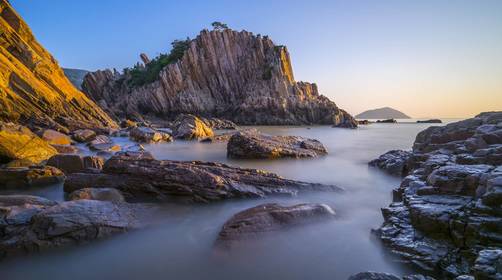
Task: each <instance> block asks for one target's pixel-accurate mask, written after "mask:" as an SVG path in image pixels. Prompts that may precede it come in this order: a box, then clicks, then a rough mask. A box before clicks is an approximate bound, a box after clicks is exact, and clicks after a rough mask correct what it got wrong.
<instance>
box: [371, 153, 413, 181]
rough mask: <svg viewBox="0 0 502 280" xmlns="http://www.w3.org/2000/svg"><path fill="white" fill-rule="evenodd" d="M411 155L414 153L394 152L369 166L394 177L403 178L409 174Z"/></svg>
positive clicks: (382, 156)
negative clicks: (402, 176)
mask: <svg viewBox="0 0 502 280" xmlns="http://www.w3.org/2000/svg"><path fill="white" fill-rule="evenodd" d="M411 155H412V153H411V152H408V151H401V150H392V151H389V152H387V153H385V154H383V155H381V156H380V157H378V158H377V159H374V160H372V161H370V162H369V163H368V164H369V165H370V166H374V167H378V168H380V169H383V170H385V171H386V172H387V173H390V174H392V175H398V176H401V175H403V174H407V173H408V168H409V163H408V161H409V160H410V158H411Z"/></svg>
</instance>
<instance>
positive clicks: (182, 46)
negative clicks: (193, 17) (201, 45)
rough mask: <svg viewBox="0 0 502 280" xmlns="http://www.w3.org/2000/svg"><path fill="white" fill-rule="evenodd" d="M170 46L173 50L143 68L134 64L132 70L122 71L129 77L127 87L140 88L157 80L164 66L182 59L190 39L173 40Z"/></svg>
mask: <svg viewBox="0 0 502 280" xmlns="http://www.w3.org/2000/svg"><path fill="white" fill-rule="evenodd" d="M171 45H172V47H173V48H172V49H171V52H170V53H169V54H160V55H159V56H157V57H156V58H154V59H152V61H150V62H149V63H148V64H146V65H145V66H143V65H141V64H136V65H134V67H133V68H132V69H124V73H129V75H130V79H129V81H128V83H129V85H131V86H142V85H146V84H150V83H152V82H154V81H155V80H157V78H158V77H159V73H160V71H161V70H162V69H163V68H164V67H165V66H167V65H169V64H171V63H175V62H177V61H178V60H180V59H181V58H182V57H183V54H185V51H186V50H187V49H188V47H189V45H190V38H187V39H186V40H174V41H173V42H172V43H171Z"/></svg>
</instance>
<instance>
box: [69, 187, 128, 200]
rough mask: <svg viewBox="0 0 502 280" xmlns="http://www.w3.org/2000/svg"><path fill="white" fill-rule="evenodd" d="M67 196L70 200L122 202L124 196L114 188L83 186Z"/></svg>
mask: <svg viewBox="0 0 502 280" xmlns="http://www.w3.org/2000/svg"><path fill="white" fill-rule="evenodd" d="M68 198H69V199H70V200H80V199H90V200H102V201H111V202H115V203H117V202H124V201H125V200H124V196H122V194H121V193H120V192H119V191H118V190H116V189H111V188H85V189H80V190H76V191H74V192H72V193H71V194H70V195H69V196H68Z"/></svg>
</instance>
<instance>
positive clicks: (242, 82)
mask: <svg viewBox="0 0 502 280" xmlns="http://www.w3.org/2000/svg"><path fill="white" fill-rule="evenodd" d="M150 63H151V62H150ZM146 67H148V64H147V65H146ZM82 88H83V90H84V92H86V93H87V94H88V95H89V96H90V97H91V98H92V99H94V100H95V101H96V102H97V103H99V104H100V105H102V106H103V108H104V109H106V110H108V112H110V113H111V114H114V115H117V116H120V117H127V118H133V119H134V118H137V117H138V116H140V117H145V116H146V117H148V116H151V117H154V116H155V117H163V118H166V119H174V118H176V116H177V115H179V114H183V113H188V114H194V115H198V116H203V117H218V118H223V119H228V120H231V121H234V122H236V123H237V124H262V125H299V124H312V123H314V124H331V125H335V126H340V127H351V128H352V127H356V126H357V123H356V121H355V120H354V119H353V118H352V116H350V115H349V114H348V113H346V112H345V111H343V110H341V109H339V108H338V107H337V106H336V104H335V103H334V102H332V101H330V100H329V99H328V98H327V97H325V96H322V95H320V94H319V92H318V89H317V86H316V85H315V84H311V83H305V82H296V81H295V79H294V76H293V69H292V66H291V61H290V58H289V53H288V51H287V49H286V47H284V46H277V45H274V43H273V42H272V40H270V39H269V38H268V37H266V36H265V37H262V36H259V35H258V36H255V35H253V34H252V33H250V32H247V31H241V32H237V31H233V30H230V29H226V30H221V31H220V30H214V31H207V30H203V31H202V32H201V33H200V34H199V36H197V38H195V39H194V40H192V41H190V42H189V44H188V49H187V50H186V51H185V52H184V55H183V56H182V57H181V59H179V60H178V61H176V62H173V63H171V64H168V65H167V66H165V67H164V68H163V69H162V70H161V71H160V74H159V76H158V78H157V79H156V80H155V81H153V82H152V83H149V84H146V85H142V86H131V75H130V73H129V72H127V71H126V73H124V74H120V73H118V72H116V71H115V72H112V71H110V70H104V71H97V72H94V73H90V74H88V75H87V76H86V77H85V79H84V83H83V85H82Z"/></svg>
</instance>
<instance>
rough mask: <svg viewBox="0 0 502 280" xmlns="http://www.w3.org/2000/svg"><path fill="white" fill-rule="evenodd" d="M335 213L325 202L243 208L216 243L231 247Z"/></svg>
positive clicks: (222, 231) (225, 247) (226, 226)
mask: <svg viewBox="0 0 502 280" xmlns="http://www.w3.org/2000/svg"><path fill="white" fill-rule="evenodd" d="M334 217H335V211H333V209H331V208H330V207H329V206H327V205H324V204H312V203H311V204H298V205H293V206H281V205H279V204H275V203H273V204H262V205H258V206H256V207H253V208H249V209H247V210H244V211H242V212H239V213H237V214H235V215H234V216H233V217H232V218H230V220H228V221H227V222H226V223H225V224H224V225H223V228H222V229H221V231H220V233H219V234H218V238H217V240H216V243H215V246H216V247H217V248H218V249H231V248H232V247H235V246H238V245H239V244H241V243H242V242H245V241H250V240H253V239H257V238H259V236H260V235H263V234H266V233H271V232H277V231H280V230H285V229H288V228H291V227H294V226H299V225H305V224H308V223H312V222H315V221H320V220H326V219H331V218H334Z"/></svg>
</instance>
